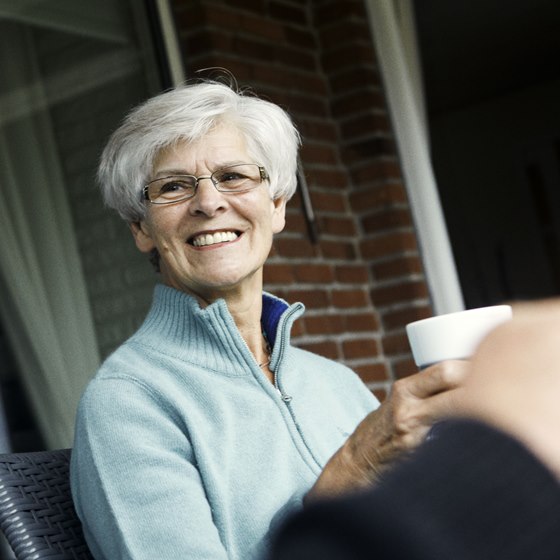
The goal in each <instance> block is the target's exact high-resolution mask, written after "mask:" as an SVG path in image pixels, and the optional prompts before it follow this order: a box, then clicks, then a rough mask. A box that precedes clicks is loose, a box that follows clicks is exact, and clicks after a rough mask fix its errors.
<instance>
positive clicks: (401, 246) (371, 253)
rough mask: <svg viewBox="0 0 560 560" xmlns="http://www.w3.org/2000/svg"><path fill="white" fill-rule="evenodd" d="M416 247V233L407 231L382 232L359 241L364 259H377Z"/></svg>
mask: <svg viewBox="0 0 560 560" xmlns="http://www.w3.org/2000/svg"><path fill="white" fill-rule="evenodd" d="M416 249H417V245H416V235H415V234H414V233H412V232H409V231H396V232H392V233H388V234H382V235H378V236H376V237H373V238H371V239H365V240H363V241H362V242H361V243H360V252H361V254H362V257H363V258H365V259H377V258H379V257H386V256H388V255H393V254H400V253H403V252H406V251H412V250H416Z"/></svg>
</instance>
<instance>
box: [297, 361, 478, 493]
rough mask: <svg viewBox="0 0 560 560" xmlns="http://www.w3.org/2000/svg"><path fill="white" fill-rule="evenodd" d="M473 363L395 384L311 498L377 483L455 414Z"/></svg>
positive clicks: (448, 364) (445, 365)
mask: <svg viewBox="0 0 560 560" xmlns="http://www.w3.org/2000/svg"><path fill="white" fill-rule="evenodd" d="M469 368H470V366H469V362H466V361H458V360H449V361H445V362H441V363H439V364H436V365H434V366H432V367H430V368H427V369H425V370H423V371H421V372H419V373H416V374H414V375H411V376H410V377H406V378H404V379H400V380H399V381H397V382H395V383H394V384H393V387H392V390H391V393H390V395H389V397H388V398H387V400H386V401H385V402H383V404H382V405H381V406H380V407H379V408H378V409H377V410H375V411H373V412H371V413H370V414H368V416H366V417H365V418H364V420H362V422H361V423H360V424H359V425H358V427H357V428H356V430H355V431H354V433H353V434H352V435H351V436H350V437H349V438H348V440H347V441H346V443H345V444H344V445H343V446H342V447H341V448H340V449H339V450H338V451H337V453H336V454H335V455H334V456H333V457H332V458H331V460H330V461H329V462H328V463H327V465H326V466H325V468H324V470H323V472H322V473H321V475H320V477H319V479H318V480H317V482H316V484H315V485H314V487H313V488H312V489H311V491H310V492H309V493H308V498H312V497H319V496H323V495H334V494H339V493H341V492H344V491H347V490H351V489H355V488H359V487H362V486H367V485H370V484H372V483H374V482H375V481H376V480H377V478H378V477H379V475H380V474H381V473H382V472H383V471H384V470H385V469H386V468H387V467H388V466H390V465H391V464H392V463H393V462H394V461H395V460H397V459H398V458H399V457H401V456H402V455H403V454H406V453H407V452H409V451H411V450H413V449H414V448H416V447H417V446H418V445H419V444H420V443H421V442H423V441H424V439H425V438H426V435H427V433H428V432H429V430H430V428H431V427H432V426H433V424H434V423H435V422H437V421H439V420H442V419H444V418H446V417H448V416H450V415H451V414H453V411H454V409H455V408H456V407H457V406H458V401H459V400H460V398H461V392H462V391H461V387H462V385H463V383H464V380H465V378H466V376H467V372H468V371H469Z"/></svg>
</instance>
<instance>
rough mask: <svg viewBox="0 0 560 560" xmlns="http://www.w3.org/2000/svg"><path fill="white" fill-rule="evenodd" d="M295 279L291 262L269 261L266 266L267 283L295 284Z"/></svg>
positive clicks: (265, 280) (265, 276)
mask: <svg viewBox="0 0 560 560" xmlns="http://www.w3.org/2000/svg"><path fill="white" fill-rule="evenodd" d="M294 281H295V276H294V271H293V268H292V266H291V265H289V264H274V263H272V264H271V263H268V264H267V265H266V266H265V267H264V282H265V284H293V283H294Z"/></svg>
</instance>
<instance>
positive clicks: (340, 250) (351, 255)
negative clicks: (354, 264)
mask: <svg viewBox="0 0 560 560" xmlns="http://www.w3.org/2000/svg"><path fill="white" fill-rule="evenodd" d="M321 251H322V253H323V256H324V257H325V258H327V259H341V260H349V261H353V260H355V259H356V249H355V248H354V244H353V243H349V242H342V241H325V240H321Z"/></svg>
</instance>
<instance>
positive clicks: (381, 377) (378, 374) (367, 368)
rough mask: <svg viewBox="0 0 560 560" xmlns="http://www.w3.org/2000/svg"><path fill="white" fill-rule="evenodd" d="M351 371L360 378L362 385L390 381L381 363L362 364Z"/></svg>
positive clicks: (385, 368)
mask: <svg viewBox="0 0 560 560" xmlns="http://www.w3.org/2000/svg"><path fill="white" fill-rule="evenodd" d="M352 369H353V370H354V371H355V372H356V373H357V374H358V375H359V376H360V378H361V379H362V381H363V382H364V383H375V382H380V381H389V379H390V377H389V372H388V371H387V366H386V365H385V364H383V363H380V364H363V365H361V366H356V367H354V368H352Z"/></svg>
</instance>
